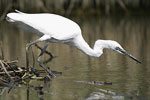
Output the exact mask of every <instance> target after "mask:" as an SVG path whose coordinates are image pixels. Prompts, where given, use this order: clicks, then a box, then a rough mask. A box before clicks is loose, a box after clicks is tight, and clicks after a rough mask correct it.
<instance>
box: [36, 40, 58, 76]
mask: <svg viewBox="0 0 150 100" xmlns="http://www.w3.org/2000/svg"><path fill="white" fill-rule="evenodd" d="M48 44H49V42H46V43H45V45H44V48H43V49H42V51H41V53H40V55H39V57H38V59H37V61H38V62H39V64H40V66H41V67H42V68H44V69H45V70H46V71H47V72H48V74H49V75H50V76H52V77H53V78H55V77H56V76H55V75H54V74H53V73H52V71H51V70H50V69H48V68H47V67H46V66H45V65H44V64H43V62H42V61H41V60H40V58H41V56H42V55H43V54H44V52H45V50H46V48H47V46H48Z"/></svg>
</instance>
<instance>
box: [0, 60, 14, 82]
mask: <svg viewBox="0 0 150 100" xmlns="http://www.w3.org/2000/svg"><path fill="white" fill-rule="evenodd" d="M0 64H1V67H2V68H3V69H4V71H5V73H6V74H7V75H8V77H9V78H10V80H11V81H13V79H12V78H11V76H10V74H9V73H8V71H7V70H6V68H5V66H4V64H3V63H2V60H0Z"/></svg>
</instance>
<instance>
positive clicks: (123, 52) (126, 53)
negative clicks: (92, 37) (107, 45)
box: [117, 48, 141, 64]
mask: <svg viewBox="0 0 150 100" xmlns="http://www.w3.org/2000/svg"><path fill="white" fill-rule="evenodd" d="M117 50H119V51H120V52H121V53H122V54H124V55H126V56H128V57H130V58H131V59H133V60H135V61H136V62H137V63H140V64H141V62H140V61H139V60H137V59H136V58H135V57H134V56H132V55H131V54H129V53H128V52H126V51H125V50H122V49H120V48H119V49H117Z"/></svg>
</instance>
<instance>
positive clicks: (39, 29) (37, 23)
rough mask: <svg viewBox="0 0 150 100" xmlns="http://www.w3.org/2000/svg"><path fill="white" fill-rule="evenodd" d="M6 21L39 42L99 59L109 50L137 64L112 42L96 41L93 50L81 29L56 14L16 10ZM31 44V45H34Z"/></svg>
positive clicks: (117, 44) (9, 14)
mask: <svg viewBox="0 0 150 100" xmlns="http://www.w3.org/2000/svg"><path fill="white" fill-rule="evenodd" d="M7 20H8V21H9V22H14V23H16V24H18V25H19V26H20V27H22V28H24V29H25V30H28V31H31V32H33V33H35V34H37V35H39V36H40V39H38V40H36V41H34V43H37V42H40V41H44V40H46V41H48V42H57V43H64V44H68V45H71V46H74V47H76V48H78V49H79V50H81V51H82V52H84V53H85V54H87V55H89V56H92V57H100V56H101V55H102V53H103V49H104V48H106V49H111V50H113V51H116V52H118V53H121V54H125V55H127V56H129V57H130V58H132V59H134V60H135V61H137V62H139V63H140V61H138V60H137V59H136V58H135V57H133V56H132V55H130V54H128V53H127V52H126V51H125V50H124V49H123V48H122V47H121V45H120V44H119V43H117V42H116V41H112V40H97V41H96V42H95V45H94V48H93V49H92V48H90V46H89V45H88V44H87V43H86V41H85V40H84V39H83V37H82V34H81V29H80V27H79V25H78V24H77V23H75V22H74V21H72V20H70V19H68V18H65V17H62V16H60V15H56V14H48V13H42V14H27V13H23V12H20V11H18V10H16V12H12V13H8V14H7ZM34 43H31V44H34Z"/></svg>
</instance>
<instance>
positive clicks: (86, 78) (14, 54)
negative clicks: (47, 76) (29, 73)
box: [0, 16, 150, 100]
mask: <svg viewBox="0 0 150 100" xmlns="http://www.w3.org/2000/svg"><path fill="white" fill-rule="evenodd" d="M70 18H71V19H73V20H74V21H76V22H77V23H78V24H79V25H80V27H81V29H82V33H83V37H84V38H85V40H86V41H87V42H88V44H89V45H90V46H91V47H93V45H94V42H95V40H97V39H108V40H109V39H110V40H115V41H118V42H119V43H120V44H121V45H122V46H123V47H124V49H125V50H127V51H128V52H129V53H131V54H132V55H134V56H135V57H136V58H137V59H139V60H140V61H141V62H142V64H137V63H136V62H135V61H133V60H131V59H130V58H128V57H126V56H123V55H121V54H118V53H116V52H113V51H110V50H104V54H103V55H102V56H101V57H100V58H90V57H88V56H86V55H85V54H83V53H82V52H80V51H79V50H77V49H75V48H74V47H70V46H67V45H64V44H50V45H49V47H48V49H47V50H48V51H51V52H52V53H53V55H55V56H56V58H54V59H53V60H52V61H51V62H49V63H47V66H50V67H51V69H52V70H55V71H59V72H62V73H63V74H62V75H57V77H56V78H55V79H54V80H52V81H51V82H50V83H49V84H48V85H44V88H43V91H44V95H40V96H41V98H44V100H103V99H105V100H130V99H132V100H138V99H139V100H141V99H143V100H149V99H150V78H149V76H150V67H149V66H150V44H149V43H150V18H149V17H145V16H142V17H141V16H139V17H137V16H130V17H107V16H80V17H76V16H74V17H70ZM37 38H38V37H37V36H36V35H35V34H31V33H29V32H24V31H22V30H21V29H19V28H18V27H16V25H14V24H10V23H8V22H6V21H2V22H1V23H0V42H2V46H3V51H4V58H5V59H9V60H16V59H18V60H19V63H18V65H21V66H25V64H26V63H25V45H26V43H28V42H30V41H33V40H35V39H37ZM43 44H44V42H42V43H39V45H40V46H43ZM32 49H33V52H34V55H35V57H37V56H38V55H39V53H40V50H38V49H37V48H36V47H35V46H33V48H32ZM48 57H49V56H47V55H44V57H43V58H42V59H44V60H45V59H47V58H48ZM32 61H33V60H32V56H30V65H32ZM35 66H36V68H40V67H39V66H38V64H37V62H36V65H35ZM94 81H98V82H99V81H100V82H110V83H112V85H101V84H92V82H94ZM31 84H34V85H36V86H39V85H42V86H43V82H38V81H32V83H31ZM26 99H29V100H37V99H39V93H38V92H37V91H36V90H34V89H33V88H29V98H28V97H27V89H26V88H25V87H24V88H17V89H12V90H11V91H10V93H9V94H8V93H7V91H5V92H4V94H3V95H2V96H1V97H0V100H26Z"/></svg>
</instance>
